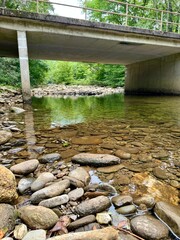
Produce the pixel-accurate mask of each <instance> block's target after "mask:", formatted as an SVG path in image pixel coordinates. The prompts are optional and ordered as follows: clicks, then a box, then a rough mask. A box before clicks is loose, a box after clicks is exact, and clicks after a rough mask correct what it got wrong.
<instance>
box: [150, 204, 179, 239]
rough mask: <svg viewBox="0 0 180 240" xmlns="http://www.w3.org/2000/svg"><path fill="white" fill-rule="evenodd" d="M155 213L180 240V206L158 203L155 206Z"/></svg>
mask: <svg viewBox="0 0 180 240" xmlns="http://www.w3.org/2000/svg"><path fill="white" fill-rule="evenodd" d="M154 212H155V213H156V215H157V216H158V217H159V218H160V219H161V220H163V221H164V222H165V223H166V224H167V225H168V226H169V227H170V228H171V229H172V231H173V232H174V233H175V234H176V235H177V236H178V237H179V238H180V206H175V205H173V204H170V203H167V202H158V203H156V205H155V208H154Z"/></svg>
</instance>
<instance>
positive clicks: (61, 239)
mask: <svg viewBox="0 0 180 240" xmlns="http://www.w3.org/2000/svg"><path fill="white" fill-rule="evenodd" d="M80 239H81V240H90V239H92V240H102V239H103V240H117V239H118V231H117V230H115V229H114V228H112V227H107V228H103V229H98V230H93V231H87V232H78V233H69V234H64V235H61V236H56V237H52V238H48V239H47V240H80Z"/></svg>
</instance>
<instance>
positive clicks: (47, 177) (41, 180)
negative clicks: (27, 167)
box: [31, 172, 55, 192]
mask: <svg viewBox="0 0 180 240" xmlns="http://www.w3.org/2000/svg"><path fill="white" fill-rule="evenodd" d="M54 180H55V177H54V175H53V174H52V173H50V172H43V173H41V174H40V175H39V177H38V178H37V179H36V180H35V181H34V182H33V184H32V185H31V190H32V191H33V192H35V191H38V190H40V189H42V188H43V187H45V185H46V184H47V183H48V182H52V181H54Z"/></svg>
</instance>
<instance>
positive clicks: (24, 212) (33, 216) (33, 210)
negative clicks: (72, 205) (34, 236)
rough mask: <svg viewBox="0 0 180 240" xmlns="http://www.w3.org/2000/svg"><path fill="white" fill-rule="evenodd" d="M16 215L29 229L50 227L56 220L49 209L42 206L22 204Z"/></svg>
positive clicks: (55, 216) (56, 217)
mask: <svg viewBox="0 0 180 240" xmlns="http://www.w3.org/2000/svg"><path fill="white" fill-rule="evenodd" d="M18 215H19V217H20V218H21V219H22V220H23V221H24V222H25V224H27V226H28V227H29V228H31V229H50V228H51V227H53V226H54V225H55V224H56V222H57V221H58V216H57V215H56V214H55V213H54V212H53V211H52V210H51V209H49V208H45V207H42V206H32V205H30V206H24V207H22V208H20V209H19V210H18Z"/></svg>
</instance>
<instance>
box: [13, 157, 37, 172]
mask: <svg viewBox="0 0 180 240" xmlns="http://www.w3.org/2000/svg"><path fill="white" fill-rule="evenodd" d="M38 165H39V161H38V160H37V159H33V160H28V161H25V162H22V163H18V164H16V165H14V166H12V167H11V168H10V170H11V171H12V172H13V173H15V174H19V175H26V174H29V173H32V172H34V171H35V170H36V168H37V167H38Z"/></svg>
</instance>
